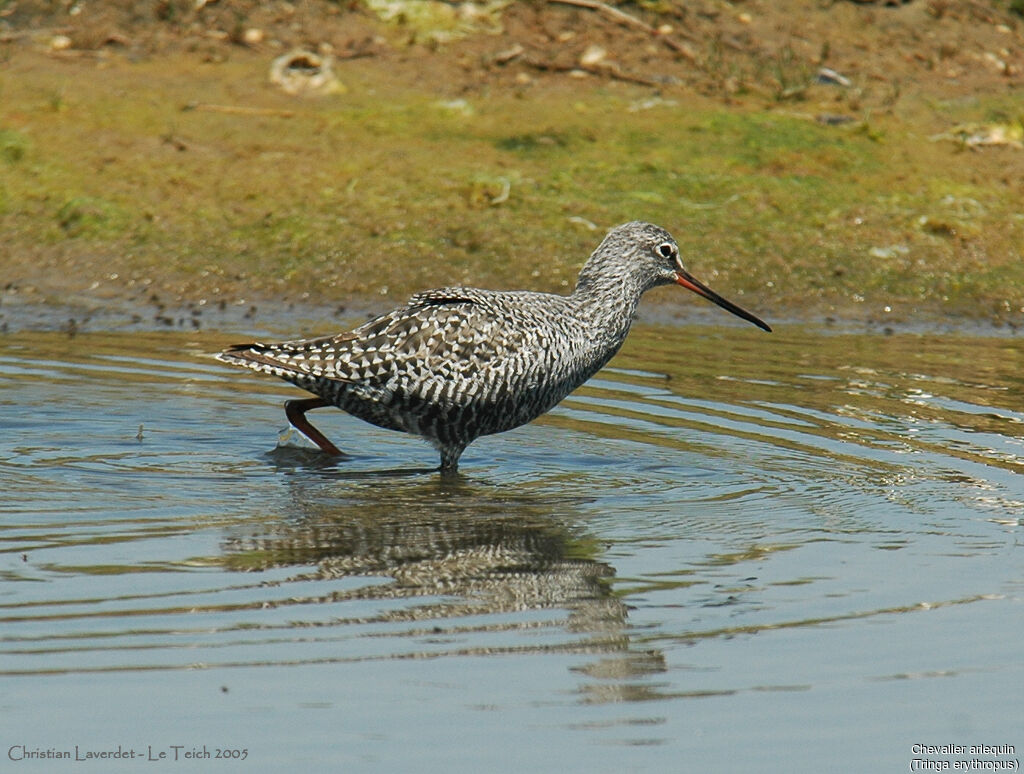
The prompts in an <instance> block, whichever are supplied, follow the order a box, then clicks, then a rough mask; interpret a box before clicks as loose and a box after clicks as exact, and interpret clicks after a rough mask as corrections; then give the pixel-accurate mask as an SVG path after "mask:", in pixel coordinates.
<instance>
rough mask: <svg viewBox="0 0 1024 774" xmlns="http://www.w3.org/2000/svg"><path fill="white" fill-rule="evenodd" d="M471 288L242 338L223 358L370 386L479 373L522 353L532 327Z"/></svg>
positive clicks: (263, 368)
mask: <svg viewBox="0 0 1024 774" xmlns="http://www.w3.org/2000/svg"><path fill="white" fill-rule="evenodd" d="M496 295H497V294H494V293H489V292H487V291H480V290H474V289H470V288H442V289H440V290H431V291H427V292H424V293H418V294H416V295H414V296H413V297H412V298H410V299H409V302H408V303H407V304H406V305H405V306H403V307H401V308H399V309H396V310H394V311H393V312H390V313H388V314H385V315H382V316H380V317H377V318H375V319H373V320H371V321H370V322H368V323H366V324H364V325H362V326H360V327H359V328H356V329H355V330H353V331H350V332H347V333H342V334H339V335H336V336H327V337H323V338H314V339H298V340H294V341H284V342H280V343H275V344H263V343H259V342H257V343H253V344H240V345H236V346H234V347H231V348H229V349H227V350H225V351H224V352H223V353H221V355H219V356H218V358H219V359H221V360H223V361H225V362H229V363H235V364H237V365H242V366H246V367H248V368H252V369H253V370H256V371H263V372H265V373H272V374H274V375H275V376H279V377H281V378H285V379H289V380H290V381H292V380H294V379H293V378H291V377H297V376H298V377H314V378H325V379H330V380H335V381H340V382H349V383H354V384H361V385H364V386H370V385H373V384H381V385H383V384H384V383H386V382H388V381H389V380H391V379H393V378H395V377H396V376H397V377H403V376H407V377H410V378H412V379H417V378H430V377H441V378H444V379H451V378H458V377H459V376H464V377H468V376H472V375H473V374H475V373H476V372H478V371H480V370H482V369H485V368H487V367H494V366H495V365H496V364H497V363H498V362H499V361H505V360H507V359H508V358H509V357H512V356H513V355H514V354H515V353H517V352H519V351H520V350H521V348H522V345H523V343H524V342H523V338H524V335H525V333H526V327H525V326H523V325H517V324H509V322H510V319H509V317H510V314H509V311H508V310H509V308H510V305H503V304H501V303H498V302H497V299H496Z"/></svg>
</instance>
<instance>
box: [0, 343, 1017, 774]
mask: <svg viewBox="0 0 1024 774" xmlns="http://www.w3.org/2000/svg"><path fill="white" fill-rule="evenodd" d="M238 338H239V337H238V336H237V335H233V336H227V337H226V336H221V335H217V334H213V333H208V332H193V333H188V334H182V333H160V334H156V333H153V334H147V333H132V334H79V335H77V336H75V337H74V338H69V337H68V336H67V335H66V334H57V333H52V334H50V333H24V334H11V335H7V336H4V337H2V338H0V486H2V490H3V498H2V502H0V577H2V584H0V688H2V690H0V728H2V729H3V730H2V731H0V742H2V751H3V752H4V753H5V754H7V755H8V757H9V758H10V757H11V756H13V757H15V758H17V757H18V756H19V755H22V754H23V753H22V752H20V750H21V749H22V747H23V748H24V749H26V750H28V751H29V752H35V751H41V752H42V754H47V753H48V751H53V752H55V753H60V752H69V753H70V754H72V755H74V754H75V752H76V750H75V746H76V745H77V747H78V750H77V752H78V755H79V757H84V756H85V755H86V753H87V752H88V751H103V750H117V749H118V747H119V746H120V748H121V749H122V750H124V751H128V750H134V751H135V752H136V753H137V754H138V755H142V756H153V757H156V756H158V755H159V754H160V753H161V752H164V753H166V754H167V755H168V756H169V757H168V758H166V759H164V760H163V765H165V766H166V765H172V764H171V761H172V760H173V757H174V756H175V755H178V756H179V757H181V759H182V761H181V762H182V763H183V764H185V763H187V764H188V765H189V766H190V768H191V769H192V770H200V769H201V770H210V771H219V770H224V769H231V770H234V769H238V770H242V769H243V767H244V770H246V771H275V770H281V769H282V767H284V766H286V765H287V766H295V765H299V766H304V767H308V766H309V765H320V766H323V765H325V764H326V762H331V763H332V764H334V765H335V767H336V768H337V769H338V770H351V771H389V772H390V771H413V770H415V771H419V772H439V771H446V772H447V771H520V770H537V771H552V770H564V771H587V772H604V771H607V772H621V771H652V772H653V771H659V772H660V771H676V770H694V771H759V772H772V771H780V772H781V771H787V772H788V771H822V770H843V771H883V770H884V771H891V770H904V769H906V768H907V767H910V766H911V763H912V761H913V760H914V759H915V758H928V757H929V756H928V755H925V754H921V753H920V752H919V751H915V748H914V745H917V744H932V745H944V744H962V745H971V744H988V745H1014V751H1013V752H1012V753H1010V752H1004V753H1000V754H994V753H990V754H987V755H976V756H973V757H976V758H979V759H982V760H988V761H1009V760H1019V759H1020V758H1022V757H1024V754H1022V753H1024V731H1022V730H1021V729H1022V725H1021V719H1022V713H1021V706H1022V705H1021V686H1022V685H1024V655H1022V653H1024V651H1022V648H1021V642H1022V640H1024V606H1022V604H1021V601H1022V598H1024V545H1022V543H1024V540H1022V537H1024V397H1022V387H1024V368H1022V366H1024V355H1022V351H1024V350H1022V346H1021V343H1020V341H1019V340H1018V339H1016V338H1012V337H1010V338H1006V337H1003V338H998V337H975V336H968V335H943V336H924V335H911V334H897V335H892V336H874V335H872V336H868V335H855V334H839V335H837V334H831V333H829V332H825V331H819V330H812V329H802V328H792V329H789V330H787V329H785V327H783V329H782V330H779V331H777V332H776V333H774V334H772V335H771V336H768V335H765V334H762V333H760V332H759V331H756V330H753V329H751V330H747V329H746V328H720V329H719V328H711V327H666V328H654V327H646V328H639V329H637V330H635V331H634V333H633V335H632V337H631V339H630V341H629V342H628V343H627V346H626V348H625V349H624V351H623V352H622V353H621V354H620V356H619V357H618V358H616V360H615V361H614V362H613V366H614V367H612V368H609V369H606V370H605V371H604V372H602V374H600V375H599V377H598V378H597V379H595V380H593V381H592V382H591V383H590V384H589V385H588V386H586V387H585V388H583V389H581V390H580V391H579V392H577V393H576V394H575V395H574V396H572V397H571V398H570V399H569V400H567V401H566V402H565V403H564V404H563V405H562V406H560V407H559V408H558V409H556V410H555V411H554V412H552V413H551V414H550V415H548V416H547V417H546V418H544V419H542V420H540V421H538V422H536V423H534V424H533V425H530V426H528V427H526V428H522V429H520V430H517V431H514V432H512V433H508V434H505V435H503V436H498V437H493V438H485V439H482V440H480V441H478V442H477V443H475V444H474V445H473V446H471V447H470V448H469V450H468V451H467V453H466V454H465V456H464V457H463V460H462V472H461V475H459V476H457V477H453V478H442V477H441V476H439V475H438V474H437V473H435V472H433V471H432V470H431V468H432V467H433V466H435V465H436V464H437V459H436V455H435V452H434V451H433V450H432V449H431V448H429V447H428V446H426V445H425V444H423V443H422V442H420V441H417V440H416V439H412V438H408V437H405V436H401V435H398V434H394V433H388V432H387V431H383V430H378V429H376V428H373V427H370V426H368V425H365V424H363V423H360V422H358V421H356V420H353V419H350V418H348V417H347V416H345V415H343V414H341V413H340V412H334V411H320V412H316V414H314V415H311V416H314V417H315V419H314V421H315V422H316V424H317V425H318V426H319V427H321V429H323V430H324V431H325V432H326V433H327V435H328V436H329V437H331V438H332V439H333V440H335V442H337V443H338V444H339V446H342V447H343V448H344V449H346V450H348V451H350V452H352V456H351V457H350V458H349V459H346V460H343V461H340V462H335V461H330V460H325V459H324V458H323V457H322V456H321V455H320V454H319V453H318V452H316V451H315V450H312V449H310V448H308V447H306V446H303V445H301V444H299V443H297V441H296V439H295V438H294V437H293V438H290V439H288V440H287V441H286V442H285V444H284V445H282V446H280V447H279V446H278V437H277V433H278V431H279V430H280V429H281V428H282V427H283V426H284V424H285V421H284V417H283V412H282V411H281V401H282V400H283V399H284V398H286V397H292V396H295V395H298V394H299V393H298V392H297V391H296V390H294V388H290V387H289V386H287V385H284V384H283V383H278V382H275V381H274V380H271V379H261V378H259V377H256V376H254V375H250V374H247V373H245V372H241V371H236V370H234V369H230V368H229V367H227V366H223V365H221V364H219V363H217V362H215V361H213V360H212V359H210V358H209V357H207V356H206V355H205V354H204V353H209V352H212V351H216V350H217V349H219V348H220V347H221V346H222V345H224V344H227V343H231V342H233V341H234V340H235V339H238ZM241 338H245V337H244V336H243V337H241ZM204 745H205V749H206V750H207V751H208V752H209V753H210V754H211V755H213V754H215V752H216V750H218V749H228V750H236V751H241V750H245V751H246V753H245V760H244V762H235V761H230V760H227V761H225V760H221V761H214V763H213V764H205V765H202V764H199V763H197V762H196V761H194V760H192V759H189V760H188V761H186V760H185V758H184V756H185V755H186V754H187V753H189V752H191V751H192V750H193V748H197V749H198V750H199V752H202V750H203V747H204ZM234 754H235V755H238V756H239V757H241V752H236V753H234ZM930 757H931V758H933V759H937V760H948V761H950V762H952V761H954V760H956V759H957V758H971V757H972V756H971V755H969V754H964V755H961V756H958V755H951V754H946V755H942V754H932V755H931V756H930ZM8 762H9V761H8ZM20 763H21V767H22V769H27V770H33V771H59V770H62V768H63V767H62V766H59V765H58V764H57V763H55V762H54V761H53V760H52V759H51V760H39V759H27V760H22V761H21V762H20ZM111 765H112V763H111V762H110V761H100V762H96V761H93V762H92V763H89V762H85V763H76V764H75V769H74V770H76V771H88V770H96V771H109V770H111V768H110V767H111ZM156 765H157V766H160V765H161V764H160V763H158V764H156Z"/></svg>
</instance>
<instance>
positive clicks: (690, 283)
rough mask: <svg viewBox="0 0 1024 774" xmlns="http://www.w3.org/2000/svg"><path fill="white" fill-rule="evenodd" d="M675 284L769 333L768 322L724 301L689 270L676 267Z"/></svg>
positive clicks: (730, 302)
mask: <svg viewBox="0 0 1024 774" xmlns="http://www.w3.org/2000/svg"><path fill="white" fill-rule="evenodd" d="M676 284H677V285H682V286H683V287H684V288H686V289H687V290H692V291H693V292H694V293H696V294H697V295H698V296H703V297H704V298H706V299H707V300H708V301H710V302H712V303H714V304H718V305H719V306H720V307H722V308H723V309H725V310H726V311H727V312H732V313H733V314H734V315H736V316H737V317H742V318H743V319H744V320H746V321H747V322H752V323H754V325H756V326H757V327H758V328H761V329H762V330H766V331H768V332H769V333H771V332H772V329H771V328H769V327H768V323H766V322H765V321H764V320H762V319H761V318H759V317H755V316H754V315H752V314H751V313H750V312H748V311H747V310H746V309H742V308H741V307H738V306H736V304H734V303H733V302H732V301H726V300H725V299H724V298H722V297H721V296H720V295H718V294H717V293H716V292H715V291H713V290H712V289H711V288H709V287H708V286H707V285H705V284H703V283H702V282H698V281H697V280H696V279H694V278H693V277H692V276H691V275H690V273H689V272H686V271H683V270H682V269H676Z"/></svg>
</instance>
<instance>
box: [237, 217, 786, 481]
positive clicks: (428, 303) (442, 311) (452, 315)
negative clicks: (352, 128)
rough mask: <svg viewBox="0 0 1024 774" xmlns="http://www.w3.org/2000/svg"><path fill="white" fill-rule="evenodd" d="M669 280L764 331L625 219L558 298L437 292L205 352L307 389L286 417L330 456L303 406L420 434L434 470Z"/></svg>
mask: <svg viewBox="0 0 1024 774" xmlns="http://www.w3.org/2000/svg"><path fill="white" fill-rule="evenodd" d="M670 283H677V284H681V285H683V286H684V287H688V288H689V289H690V290H694V291H696V292H698V293H699V294H701V295H703V296H705V297H707V298H709V299H710V300H712V301H714V302H715V303H718V304H719V305H721V306H724V307H725V308H726V309H728V310H729V311H732V312H733V313H735V314H738V315H740V316H742V317H744V318H745V319H748V320H750V321H751V322H754V323H755V324H757V325H759V326H760V327H762V328H764V329H765V330H770V329H769V328H768V326H767V325H765V324H764V323H763V322H761V321H760V320H758V319H757V318H756V317H754V316H753V315H751V314H749V313H748V312H745V311H743V310H742V309H739V307H736V306H734V305H732V304H730V303H729V302H727V301H724V299H722V298H721V297H719V296H717V295H716V294H714V293H712V292H711V291H710V290H708V289H707V288H705V287H704V286H703V285H700V283H697V281H696V280H694V279H693V278H692V277H691V276H690V275H689V274H687V273H686V271H685V269H684V268H683V266H682V264H681V262H680V261H679V257H678V248H677V247H676V243H675V240H673V239H672V237H671V235H670V234H669V233H668V232H667V231H665V230H664V229H661V228H659V227H657V226H653V225H651V224H648V223H639V222H634V223H627V224H625V225H622V226H619V227H618V228H616V229H613V230H612V231H611V232H610V233H609V234H608V236H607V237H605V239H604V241H603V242H601V244H600V246H599V247H598V248H597V250H595V251H594V253H593V254H592V255H591V256H590V258H589V260H588V261H587V263H586V264H585V265H584V267H583V270H582V271H581V273H580V277H579V280H578V282H577V285H576V288H575V290H574V291H573V293H572V294H571V295H569V296H558V295H551V294H547V293H533V292H528V291H508V292H497V291H489V290H476V289H473V288H442V289H439V290H431V291H427V292H425V293H418V294H417V295H414V296H413V297H412V298H410V299H409V301H408V303H407V304H406V305H405V306H403V307H401V308H399V309H396V310H394V311H393V312H390V313H388V314H385V315H383V316H381V317H378V318H376V319H374V320H371V321H370V322H368V323H366V324H365V325H362V326H360V327H359V328H356V329H355V330H354V331H351V332H349V333H342V334H340V335H337V336H329V337H325V338H319V339H300V340H297V341H286V342H281V343H277V344H261V343H254V344H242V345H237V346H234V347H231V348H229V349H227V350H226V351H224V352H223V353H221V354H220V355H218V356H217V357H218V359H220V360H222V361H224V362H226V363H231V364H234V365H240V366H244V367H246V368H251V369H252V370H254V371H260V372H262V373H268V374H273V375H274V376H277V377H280V378H282V379H285V380H286V381H289V382H292V383H293V384H295V385H298V386H299V387H302V388H303V389H305V390H308V391H309V392H311V393H313V394H315V395H317V396H319V397H320V398H321V399H322V400H315V399H314V400H309V401H306V402H302V401H293V402H291V403H294V404H299V403H304V404H305V407H304V408H302V407H299V408H294V409H292V408H290V409H289V419H290V420H291V421H292V423H293V424H294V425H296V427H298V428H299V429H300V430H302V431H303V432H304V433H305V434H306V435H308V436H309V437H310V438H312V439H313V440H314V441H316V442H317V443H318V444H319V445H320V446H321V448H323V449H324V450H325V451H332V452H337V450H336V449H335V448H334V446H333V444H331V443H330V442H329V441H327V440H326V439H325V438H323V436H322V435H320V434H319V431H317V430H316V429H315V428H312V427H311V426H310V425H308V423H307V422H306V421H305V420H304V418H303V414H304V413H305V411H306V410H307V409H309V408H319V407H321V406H325V405H334V406H337V407H338V408H340V409H342V410H343V411H346V412H348V413H349V414H352V415H353V416H356V417H359V418H360V419H363V420H366V421H367V422H371V423H372V424H375V425H378V426H380V427H384V428H388V429H390V430H401V431H404V432H407V433H412V434H414V435H420V436H423V437H424V438H427V439H428V440H430V441H431V442H432V443H433V444H434V445H435V446H436V447H437V448H438V450H439V451H440V452H441V468H442V469H453V468H455V467H456V466H457V464H458V459H459V456H460V455H461V454H462V452H463V450H464V449H465V448H466V446H467V445H468V444H469V443H471V442H472V441H474V440H475V439H476V438H479V437H480V436H482V435H490V434H492V433H500V432H502V431H505V430H510V429H512V428H514V427H518V426H519V425H523V424H526V423H527V422H529V421H531V420H533V419H535V418H537V417H538V416H540V415H541V414H543V413H545V412H546V411H548V410H550V409H551V408H552V407H554V406H555V405H556V404H558V403H559V402H560V401H561V400H562V399H563V398H564V397H566V396H567V395H568V394H569V393H570V392H572V391H573V390H574V389H576V388H577V387H578V386H580V385H581V384H583V383H584V382H585V381H587V379H589V378H590V377H591V376H593V375H594V374H595V373H597V371H598V370H599V369H600V368H601V367H602V366H604V365H605V363H607V362H608V361H609V360H610V359H611V358H612V356H614V355H615V353H616V352H617V351H618V350H619V347H620V346H621V345H622V342H623V341H625V339H626V334H628V333H629V328H630V325H631V324H632V322H633V318H634V315H635V313H636V308H637V304H638V303H639V301H640V297H641V296H642V295H643V293H644V292H645V291H647V290H649V289H650V288H652V287H655V286H656V285H663V284H670ZM286 405H287V404H286Z"/></svg>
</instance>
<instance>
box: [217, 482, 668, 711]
mask: <svg viewBox="0 0 1024 774" xmlns="http://www.w3.org/2000/svg"><path fill="white" fill-rule="evenodd" d="M285 472H287V473H288V475H289V479H290V481H289V483H290V487H291V493H290V496H291V508H290V512H289V514H288V516H287V517H283V518H279V519H269V520H267V521H265V522H262V523H260V524H259V527H258V531H255V530H250V531H249V532H248V534H240V533H238V534H235V535H233V536H231V537H230V538H229V539H228V541H227V543H226V544H225V553H226V555H227V556H226V561H227V563H228V565H229V566H231V567H233V568H235V569H239V570H265V569H269V568H272V567H285V566H304V567H308V566H309V565H314V566H315V567H314V569H312V570H306V571H303V572H302V573H301V574H300V575H298V576H296V577H295V578H294V579H293V580H295V581H296V582H300V583H301V582H302V581H317V582H322V581H325V580H327V581H330V580H336V579H349V580H351V579H356V578H359V577H368V578H373V582H370V583H367V584H355V585H353V584H351V583H349V584H346V585H345V586H344V587H343V588H339V589H337V590H334V591H332V592H330V593H329V594H327V595H324V596H321V597H318V598H316V599H315V600H309V599H308V598H307V599H306V601H321V602H326V603H331V604H333V605H337V604H338V603H344V602H348V601H351V602H356V601H358V602H360V603H365V602H367V601H370V602H372V601H380V602H381V603H385V604H382V605H380V606H376V607H373V608H370V609H369V610H368V609H367V608H366V607H365V605H363V604H360V605H359V606H358V608H356V607H355V606H353V610H354V611H355V610H358V613H356V614H355V615H352V616H351V617H343V618H332V619H330V623H329V625H331V626H339V627H344V626H345V625H346V624H350V625H358V626H359V627H365V626H367V625H370V626H372V625H374V624H380V625H384V624H388V625H390V624H394V623H401V622H410V623H414V624H415V625H414V627H413V628H411V629H410V630H408V631H405V632H403V633H402V635H404V636H405V637H406V638H407V643H408V645H411V646H413V647H416V648H422V646H423V637H425V636H427V637H433V638H435V644H436V643H442V647H443V641H444V639H445V638H446V637H448V636H455V635H457V637H458V639H457V642H458V645H457V650H440V651H438V650H436V649H432V650H429V651H427V652H409V651H408V650H407V649H405V648H403V649H402V651H401V652H399V653H395V654H394V655H395V656H396V657H419V656H424V657H437V656H443V655H486V654H492V653H530V652H559V653H588V654H589V653H596V654H600V655H601V659H600V661H599V662H595V663H593V664H580V665H578V666H576V667H574V671H577V672H579V673H580V674H583V675H586V676H587V677H588V678H591V679H597V681H598V682H600V683H601V688H600V690H594V687H593V686H582V687H581V696H582V700H584V701H588V702H592V701H595V700H596V701H622V700H624V699H631V698H651V697H649V696H647V695H646V693H645V691H644V689H643V688H642V687H641V686H636V685H629V684H628V682H624V681H629V680H632V679H635V678H638V677H641V676H643V675H650V674H651V673H652V672H662V671H664V661H663V658H662V656H661V654H660V653H655V652H649V651H640V652H638V651H636V650H634V649H631V645H630V638H629V635H628V631H627V626H628V625H627V621H626V618H627V606H626V605H625V604H624V603H623V602H622V601H621V600H620V599H619V598H618V597H617V596H616V595H615V594H614V593H613V591H612V588H611V584H610V580H611V578H612V577H613V576H614V574H615V571H614V569H613V568H612V567H611V565H609V564H608V563H607V562H605V561H602V560H601V558H600V557H601V554H602V553H603V550H604V549H603V546H601V545H600V544H599V542H598V541H597V539H596V538H595V537H594V536H592V535H590V534H588V533H587V532H586V530H585V529H584V528H582V527H580V526H579V525H580V524H581V523H582V522H583V515H582V513H581V509H580V506H581V505H582V504H584V503H585V500H584V499H583V498H574V497H572V496H566V495H555V494H552V493H551V492H550V491H545V492H539V491H534V490H533V489H532V488H531V485H530V484H524V485H523V486H522V487H520V488H518V489H517V490H516V491H515V492H509V491H507V490H506V488H504V487H501V488H499V487H492V486H488V485H487V484H486V483H480V482H478V481H468V480H466V479H464V478H450V477H438V478H433V479H427V480H425V479H424V478H423V476H422V472H421V471H414V472H412V474H411V475H408V476H402V475H401V474H400V473H396V472H395V471H391V472H390V473H385V474H369V475H365V476H359V475H358V474H354V473H353V472H352V471H350V470H343V469H337V470H329V469H320V470H317V471H315V474H314V475H310V473H311V471H310V470H309V469H308V468H307V469H305V470H302V469H298V468H292V469H291V470H287V469H286V470H285ZM382 578H387V579H388V580H387V581H386V582H381V579H382ZM396 600H397V601H401V600H405V604H397V605H396V604H392V603H393V602H394V601H396ZM526 611H551V612H552V613H557V615H556V616H554V617H548V618H543V619H542V618H538V616H537V615H534V614H532V612H531V613H530V614H529V615H524V613H526ZM563 613H564V614H565V615H563ZM299 625H302V624H301V622H300V623H299ZM306 625H310V624H306ZM315 625H324V624H322V623H319V624H315ZM361 631H362V630H361ZM523 633H528V634H529V641H528V642H524V640H523V638H522V637H521V636H520V635H521V634H523ZM538 633H539V634H538ZM388 634H389V635H390V636H395V632H394V630H393V628H391V629H389V630H388ZM474 634H478V635H481V637H480V638H479V639H480V640H484V639H485V640H486V644H483V643H482V642H480V643H477V642H475V641H474ZM495 634H498V635H499V636H498V637H497V638H496V637H495ZM402 635H399V636H402ZM483 635H486V637H484V636H483ZM547 635H550V636H547ZM566 635H568V637H567V636H566ZM496 643H497V644H496ZM449 644H451V643H449ZM616 685H618V686H619V687H618V688H616V687H615V686H616Z"/></svg>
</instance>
